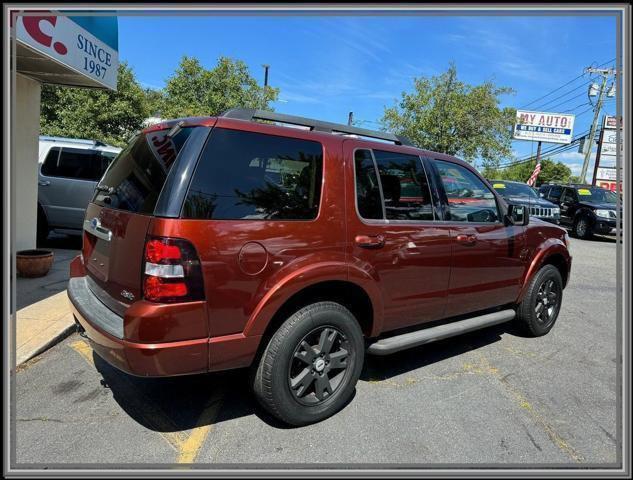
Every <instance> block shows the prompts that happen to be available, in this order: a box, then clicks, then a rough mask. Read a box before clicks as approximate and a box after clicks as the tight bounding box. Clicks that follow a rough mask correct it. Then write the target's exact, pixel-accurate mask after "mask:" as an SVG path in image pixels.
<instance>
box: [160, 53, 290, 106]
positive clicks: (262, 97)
mask: <svg viewBox="0 0 633 480" xmlns="http://www.w3.org/2000/svg"><path fill="white" fill-rule="evenodd" d="M278 95H279V89H277V88H271V87H266V88H264V87H261V86H259V85H258V84H257V81H256V80H255V79H254V78H253V77H252V76H251V75H250V73H249V71H248V67H247V66H246V64H245V63H244V62H242V61H241V60H232V59H230V58H227V57H220V58H219V60H218V63H217V65H216V66H215V67H214V68H213V69H211V70H207V69H205V68H204V67H203V66H202V65H201V64H200V62H199V61H198V60H197V59H196V58H191V57H187V56H184V57H183V58H182V60H181V61H180V65H179V66H178V69H177V70H176V72H175V73H174V75H173V76H171V77H170V78H169V79H168V81H167V85H166V86H165V90H164V99H163V100H164V101H163V110H162V112H161V113H162V116H163V117H165V118H176V117H187V116H196V115H217V114H219V113H221V112H223V111H224V110H227V109H229V108H235V107H245V108H263V109H269V108H270V106H269V104H270V102H272V101H274V100H276V99H277V96H278Z"/></svg>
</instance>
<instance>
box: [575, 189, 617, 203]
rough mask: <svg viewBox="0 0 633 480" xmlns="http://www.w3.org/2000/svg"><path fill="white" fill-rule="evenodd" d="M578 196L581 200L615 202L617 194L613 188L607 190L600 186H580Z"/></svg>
mask: <svg viewBox="0 0 633 480" xmlns="http://www.w3.org/2000/svg"><path fill="white" fill-rule="evenodd" d="M578 198H579V199H580V201H581V202H594V203H613V204H615V202H616V199H617V196H616V194H615V193H614V192H612V191H611V190H605V189H604V188H600V187H591V188H579V189H578Z"/></svg>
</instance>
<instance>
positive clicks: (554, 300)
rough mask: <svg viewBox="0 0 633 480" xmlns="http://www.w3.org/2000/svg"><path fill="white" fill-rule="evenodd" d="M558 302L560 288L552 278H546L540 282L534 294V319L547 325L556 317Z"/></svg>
mask: <svg viewBox="0 0 633 480" xmlns="http://www.w3.org/2000/svg"><path fill="white" fill-rule="evenodd" d="M559 304H560V290H559V288H558V285H557V284H556V282H554V280H552V279H548V280H546V281H545V282H543V283H542V284H541V286H540V287H539V289H538V292H537V294H536V306H535V307H534V312H535V313H536V319H537V320H538V322H539V323H542V324H543V325H546V326H547V325H549V324H550V323H551V322H553V321H554V320H555V319H556V314H557V312H558V307H559Z"/></svg>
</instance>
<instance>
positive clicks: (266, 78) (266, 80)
mask: <svg viewBox="0 0 633 480" xmlns="http://www.w3.org/2000/svg"><path fill="white" fill-rule="evenodd" d="M262 67H264V89H265V88H266V87H267V86H268V69H269V68H270V65H266V64H264V65H262Z"/></svg>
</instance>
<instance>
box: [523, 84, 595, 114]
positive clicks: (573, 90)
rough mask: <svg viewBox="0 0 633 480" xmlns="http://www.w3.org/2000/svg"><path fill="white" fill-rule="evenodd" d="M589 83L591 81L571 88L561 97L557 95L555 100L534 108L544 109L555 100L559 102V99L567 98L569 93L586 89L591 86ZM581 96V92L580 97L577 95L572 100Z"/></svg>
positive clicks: (553, 99)
mask: <svg viewBox="0 0 633 480" xmlns="http://www.w3.org/2000/svg"><path fill="white" fill-rule="evenodd" d="M591 82H592V80H588V81H586V82H584V83H582V84H581V85H579V86H577V87H576V88H572V89H571V90H569V91H568V92H565V93H563V94H562V95H559V96H558V97H556V98H552V99H551V100H549V101H547V102H545V103H544V104H542V105H540V106H536V107H534V108H544V107H546V106H548V105H550V104H551V103H554V102H555V101H556V100H559V99H561V98H563V97H566V96H567V95H569V94H570V93H573V92H575V91H576V90H579V89H581V88H586V87H587V85H589V84H591ZM581 95H584V92H583V93H581V94H580V95H577V96H575V97H573V98H577V97H578V96H581ZM573 98H570V99H569V100H573ZM569 100H565V101H564V102H562V103H565V102H567V101H569Z"/></svg>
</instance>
